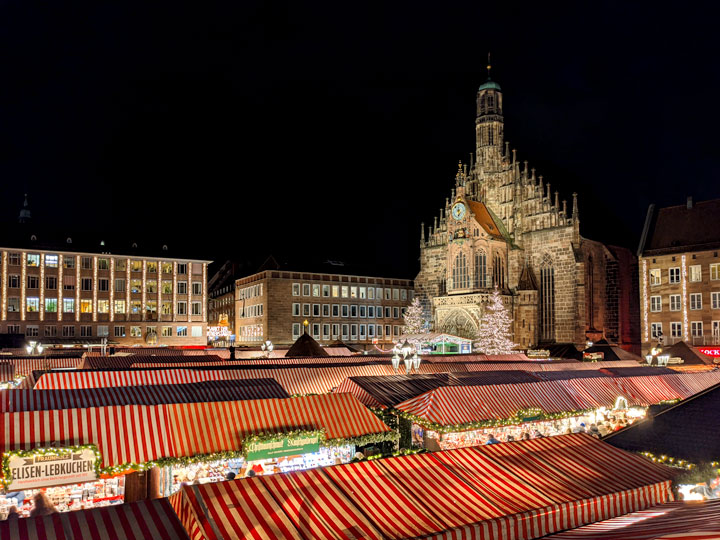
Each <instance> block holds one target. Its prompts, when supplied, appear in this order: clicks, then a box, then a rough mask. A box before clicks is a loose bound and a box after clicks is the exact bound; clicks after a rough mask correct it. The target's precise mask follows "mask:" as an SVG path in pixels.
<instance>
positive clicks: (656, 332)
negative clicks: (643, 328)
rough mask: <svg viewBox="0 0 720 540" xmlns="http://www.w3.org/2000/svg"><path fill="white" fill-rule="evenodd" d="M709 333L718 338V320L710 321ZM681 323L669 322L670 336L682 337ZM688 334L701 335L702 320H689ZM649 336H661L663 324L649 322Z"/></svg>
mask: <svg viewBox="0 0 720 540" xmlns="http://www.w3.org/2000/svg"><path fill="white" fill-rule="evenodd" d="M711 325H712V326H711V329H710V331H711V335H712V336H713V337H715V338H720V321H712V323H711ZM682 331H683V327H682V323H681V322H671V323H670V336H671V337H674V338H680V337H682ZM690 335H691V336H692V337H701V336H703V322H702V321H691V322H690ZM650 336H651V337H652V338H653V339H657V338H659V337H661V336H663V325H662V323H651V324H650Z"/></svg>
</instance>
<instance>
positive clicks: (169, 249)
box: [0, 222, 210, 262]
mask: <svg viewBox="0 0 720 540" xmlns="http://www.w3.org/2000/svg"><path fill="white" fill-rule="evenodd" d="M1 229H2V230H1V231H0V248H10V249H25V250H33V249H36V250H38V251H58V252H71V253H89V254H99V253H103V254H108V255H127V256H130V257H154V258H170V259H185V260H190V261H192V260H195V261H201V262H210V261H208V260H206V259H201V258H197V257H195V258H192V257H188V255H190V254H189V253H187V249H186V248H185V246H184V245H181V244H170V243H165V242H163V240H158V239H152V238H151V237H150V235H148V233H147V230H144V231H131V230H130V229H128V228H125V229H124V232H123V233H122V235H121V234H119V233H113V232H108V231H102V230H101V229H99V228H97V227H88V228H87V229H84V230H82V231H68V230H67V229H65V228H59V227H48V226H43V225H41V224H38V223H32V222H30V223H17V224H14V225H6V226H4V227H2V228H1Z"/></svg>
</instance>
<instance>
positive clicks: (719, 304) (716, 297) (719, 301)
mask: <svg viewBox="0 0 720 540" xmlns="http://www.w3.org/2000/svg"><path fill="white" fill-rule="evenodd" d="M710 298H711V304H712V308H713V309H720V292H714V293H712V294H711V295H710Z"/></svg>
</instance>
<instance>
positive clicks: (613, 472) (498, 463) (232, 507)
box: [173, 434, 674, 540]
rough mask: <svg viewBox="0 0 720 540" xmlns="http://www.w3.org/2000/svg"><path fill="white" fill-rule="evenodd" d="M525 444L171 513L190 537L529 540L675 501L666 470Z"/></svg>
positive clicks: (179, 497) (247, 494)
mask: <svg viewBox="0 0 720 540" xmlns="http://www.w3.org/2000/svg"><path fill="white" fill-rule="evenodd" d="M530 442H533V441H518V442H514V443H505V444H496V445H491V446H484V447H475V448H465V449H461V450H450V451H446V452H435V453H432V454H418V455H411V456H402V457H395V458H387V459H382V460H374V461H364V462H359V463H353V464H348V465H338V466H334V467H324V468H322V469H313V470H311V471H302V472H293V473H289V474H283V475H272V476H262V477H255V478H248V479H243V480H234V481H230V482H221V483H217V484H204V485H198V486H185V487H183V488H182V490H181V491H180V492H179V493H178V494H176V495H174V497H175V499H174V502H173V507H174V508H176V509H180V513H181V514H182V515H183V516H187V519H186V520H184V521H183V522H184V523H185V524H186V528H188V529H189V530H192V531H197V532H196V535H195V536H193V540H201V539H206V540H219V539H221V538H223V539H224V538H228V539H230V538H232V539H238V540H245V539H251V538H252V539H254V540H265V539H267V540H270V539H275V538H300V539H302V540H314V539H319V538H332V539H339V540H357V539H358V538H368V539H380V538H382V539H398V540H399V539H405V538H433V539H436V540H440V539H443V540H450V539H453V540H461V539H469V540H501V539H508V538H514V539H516V540H533V539H535V538H540V537H542V536H545V535H548V534H553V533H556V532H558V531H562V530H565V529H568V528H570V527H578V526H581V525H584V524H587V523H591V522H594V521H598V520H603V519H608V518H612V517H615V516H618V515H622V514H624V513H627V512H634V511H638V510H642V509H645V508H648V507H650V506H653V505H657V504H662V503H665V502H666V501H668V500H671V499H672V493H671V489H670V479H671V478H672V477H673V475H674V473H673V472H672V471H671V470H670V469H668V468H665V467H663V466H658V465H655V464H653V463H651V462H649V461H648V460H645V459H643V458H639V457H637V456H634V455H632V454H630V453H624V454H615V453H614V450H612V449H610V448H608V445H607V444H605V443H603V442H601V441H598V440H596V439H594V438H592V437H590V436H588V435H585V434H573V435H562V436H557V437H552V438H547V439H543V443H544V445H545V446H543V447H541V448H538V447H537V445H535V446H532V445H530V444H528V443H530ZM526 462H527V463H528V464H529V465H528V466H525V463H526Z"/></svg>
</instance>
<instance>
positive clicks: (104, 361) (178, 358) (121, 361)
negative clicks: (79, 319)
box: [81, 354, 227, 369]
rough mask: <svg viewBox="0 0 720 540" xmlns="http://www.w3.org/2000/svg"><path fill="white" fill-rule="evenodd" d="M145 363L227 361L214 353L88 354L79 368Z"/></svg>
mask: <svg viewBox="0 0 720 540" xmlns="http://www.w3.org/2000/svg"><path fill="white" fill-rule="evenodd" d="M145 364H158V365H168V366H169V365H172V364H180V365H182V364H193V365H204V364H218V365H226V364H227V362H226V361H225V360H223V359H222V358H220V357H219V356H215V355H203V356H187V355H182V354H173V355H157V356H156V355H136V354H131V355H127V356H88V357H86V358H85V360H84V361H83V363H82V366H81V369H127V368H131V367H145Z"/></svg>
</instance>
